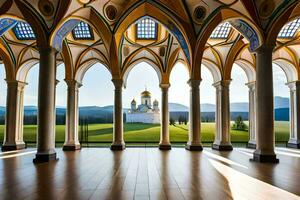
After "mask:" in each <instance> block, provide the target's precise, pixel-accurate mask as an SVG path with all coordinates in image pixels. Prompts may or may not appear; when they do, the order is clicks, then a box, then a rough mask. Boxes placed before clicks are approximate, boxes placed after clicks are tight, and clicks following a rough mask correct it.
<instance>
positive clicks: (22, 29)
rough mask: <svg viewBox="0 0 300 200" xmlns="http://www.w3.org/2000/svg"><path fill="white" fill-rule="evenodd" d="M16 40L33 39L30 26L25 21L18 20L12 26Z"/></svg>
mask: <svg viewBox="0 0 300 200" xmlns="http://www.w3.org/2000/svg"><path fill="white" fill-rule="evenodd" d="M13 32H14V33H15V35H16V37H17V39H18V40H35V35H34V32H33V30H32V28H31V26H30V25H29V24H28V23H26V22H21V21H20V22H18V23H17V24H16V26H14V28H13Z"/></svg>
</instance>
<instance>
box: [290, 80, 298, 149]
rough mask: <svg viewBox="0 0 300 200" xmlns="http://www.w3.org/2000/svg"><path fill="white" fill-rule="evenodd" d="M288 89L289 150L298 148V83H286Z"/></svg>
mask: <svg viewBox="0 0 300 200" xmlns="http://www.w3.org/2000/svg"><path fill="white" fill-rule="evenodd" d="M287 85H288V86H289V88H290V139H289V142H288V144H287V146H288V147H291V148H297V149H299V148H300V127H299V126H300V104H299V102H300V81H295V82H290V83H287Z"/></svg>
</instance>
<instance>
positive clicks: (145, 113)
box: [126, 89, 160, 124]
mask: <svg viewBox="0 0 300 200" xmlns="http://www.w3.org/2000/svg"><path fill="white" fill-rule="evenodd" d="M126 122H127V123H136V122H139V123H148V124H159V123H160V113H159V108H158V101H157V100H154V101H153V107H152V105H151V93H150V92H149V91H147V89H146V90H145V91H144V92H142V93H141V104H140V105H138V107H136V101H135V100H134V99H133V100H132V101H131V109H130V110H129V111H128V112H127V113H126Z"/></svg>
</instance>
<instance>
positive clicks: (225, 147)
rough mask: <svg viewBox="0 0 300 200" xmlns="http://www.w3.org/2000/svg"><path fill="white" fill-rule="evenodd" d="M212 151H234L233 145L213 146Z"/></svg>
mask: <svg viewBox="0 0 300 200" xmlns="http://www.w3.org/2000/svg"><path fill="white" fill-rule="evenodd" d="M212 149H214V150H218V151H232V150H233V148H232V145H231V144H213V145H212Z"/></svg>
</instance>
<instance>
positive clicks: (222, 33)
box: [210, 22, 231, 39]
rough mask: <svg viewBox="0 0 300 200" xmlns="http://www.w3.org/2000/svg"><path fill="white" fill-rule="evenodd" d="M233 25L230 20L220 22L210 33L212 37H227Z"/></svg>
mask: <svg viewBox="0 0 300 200" xmlns="http://www.w3.org/2000/svg"><path fill="white" fill-rule="evenodd" d="M230 30H231V25H230V24H229V22H225V23H222V24H219V25H218V26H217V27H216V28H215V30H214V31H213V32H212V34H211V35H210V38H212V39H226V38H227V37H228V35H229V33H230Z"/></svg>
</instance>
